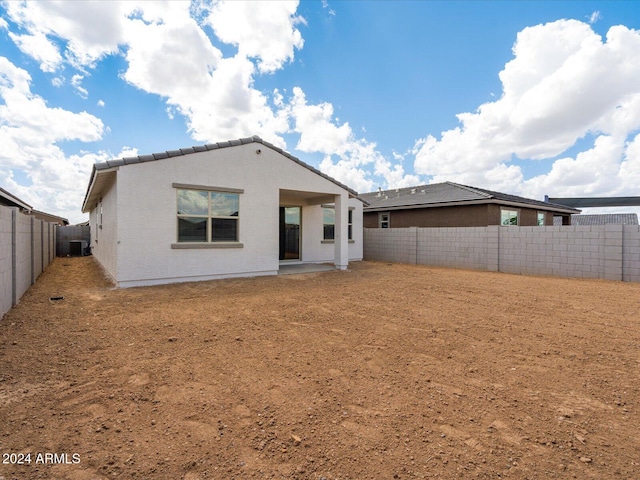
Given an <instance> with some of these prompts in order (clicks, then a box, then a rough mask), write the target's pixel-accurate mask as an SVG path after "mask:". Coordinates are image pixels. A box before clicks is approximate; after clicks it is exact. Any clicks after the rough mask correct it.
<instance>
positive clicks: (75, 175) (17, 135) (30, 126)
mask: <svg viewBox="0 0 640 480" xmlns="http://www.w3.org/2000/svg"><path fill="white" fill-rule="evenodd" d="M30 82H31V77H30V75H29V74H28V73H27V72H26V71H25V70H23V69H21V68H18V67H16V66H15V65H13V64H12V63H11V62H10V61H9V60H8V59H6V58H4V57H0V100H2V101H3V103H0V144H1V145H2V146H3V148H2V150H0V165H1V167H0V180H1V182H2V184H3V186H5V188H7V189H8V190H10V191H11V192H13V193H14V194H16V195H18V196H19V197H21V198H22V199H23V200H25V201H26V202H27V203H30V204H31V205H33V206H34V208H36V209H38V210H45V211H51V212H52V213H58V214H60V215H63V216H68V217H74V216H75V217H78V215H79V213H80V212H79V205H80V203H81V201H82V193H81V192H80V191H79V190H78V188H77V187H78V185H83V184H85V183H86V181H87V178H88V175H89V172H90V170H91V165H92V164H93V162H94V161H95V160H96V159H97V158H101V159H104V160H106V159H107V154H105V153H98V154H95V153H93V154H82V155H71V156H66V155H65V154H64V152H63V151H62V149H61V148H60V147H59V146H58V145H57V143H58V142H60V141H63V140H79V141H83V142H91V141H95V140H99V139H100V138H101V135H102V132H103V128H104V127H103V124H102V122H101V121H100V120H99V119H98V118H96V117H94V116H93V115H90V114H88V113H86V112H80V113H74V112H70V111H68V110H64V109H61V108H50V107H48V106H47V104H46V102H45V101H44V100H43V99H42V98H41V97H39V96H37V95H34V94H33V93H32V92H31V89H30ZM16 172H21V173H22V174H23V175H26V176H27V177H28V178H29V181H30V183H31V185H24V182H21V183H18V182H17V181H16V180H15V173H16Z"/></svg>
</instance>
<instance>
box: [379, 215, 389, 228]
mask: <svg viewBox="0 0 640 480" xmlns="http://www.w3.org/2000/svg"><path fill="white" fill-rule="evenodd" d="M389 217H390V214H388V213H381V214H380V228H389V227H390V221H389Z"/></svg>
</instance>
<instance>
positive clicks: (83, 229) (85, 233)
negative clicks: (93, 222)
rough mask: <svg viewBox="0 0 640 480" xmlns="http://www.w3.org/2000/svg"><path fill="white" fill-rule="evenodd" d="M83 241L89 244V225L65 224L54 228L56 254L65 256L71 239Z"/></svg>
mask: <svg viewBox="0 0 640 480" xmlns="http://www.w3.org/2000/svg"><path fill="white" fill-rule="evenodd" d="M78 240H80V241H84V242H86V245H87V246H88V245H91V227H90V226H89V225H65V226H64V227H58V228H57V229H56V255H57V256H58V257H66V256H67V255H69V254H70V250H71V249H70V245H71V244H70V242H71V241H78Z"/></svg>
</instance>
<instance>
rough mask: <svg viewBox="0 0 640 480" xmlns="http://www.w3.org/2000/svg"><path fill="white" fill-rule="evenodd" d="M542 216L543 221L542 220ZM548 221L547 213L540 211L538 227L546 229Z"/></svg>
mask: <svg viewBox="0 0 640 480" xmlns="http://www.w3.org/2000/svg"><path fill="white" fill-rule="evenodd" d="M541 215H542V219H541V218H540V216H541ZM540 220H542V223H540ZM546 221H547V213H546V212H542V211H540V210H538V226H539V227H544V226H545V225H546Z"/></svg>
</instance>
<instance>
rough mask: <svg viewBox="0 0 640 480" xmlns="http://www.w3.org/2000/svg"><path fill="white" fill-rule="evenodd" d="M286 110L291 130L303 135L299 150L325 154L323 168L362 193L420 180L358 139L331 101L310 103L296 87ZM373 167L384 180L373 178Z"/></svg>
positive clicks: (375, 173) (321, 165) (297, 146)
mask: <svg viewBox="0 0 640 480" xmlns="http://www.w3.org/2000/svg"><path fill="white" fill-rule="evenodd" d="M287 110H288V114H289V115H290V117H291V119H292V122H293V127H292V130H293V131H294V132H296V133H298V134H300V139H299V141H298V144H297V145H296V150H299V151H301V152H308V153H322V154H324V159H323V160H322V162H321V163H320V170H322V171H323V172H324V173H326V174H327V175H330V176H332V177H334V178H335V179H337V180H339V181H341V182H342V183H344V184H346V185H349V186H351V187H352V188H354V189H356V190H358V191H360V192H369V191H372V190H374V189H375V187H377V186H384V187H385V188H397V187H404V186H409V185H412V184H415V183H419V178H418V177H417V176H415V175H405V172H404V168H403V167H402V165H401V164H396V165H392V164H391V162H390V161H389V160H387V159H385V158H384V156H383V155H382V154H381V153H380V152H379V151H378V150H377V148H376V147H377V146H376V144H375V143H374V142H368V141H367V140H365V139H358V138H356V136H355V135H354V133H353V131H352V129H351V126H350V125H349V123H343V124H342V125H338V124H337V122H338V120H337V119H335V118H334V116H333V105H331V104H330V103H326V102H325V103H321V104H317V105H310V104H308V103H307V99H306V96H305V94H304V92H303V91H302V89H300V88H294V89H293V97H292V99H291V101H290V103H289V104H288V106H287ZM333 157H337V159H336V161H334V159H333ZM371 170H373V174H374V176H377V177H379V178H381V181H379V182H377V181H376V179H374V178H372V174H371Z"/></svg>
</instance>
